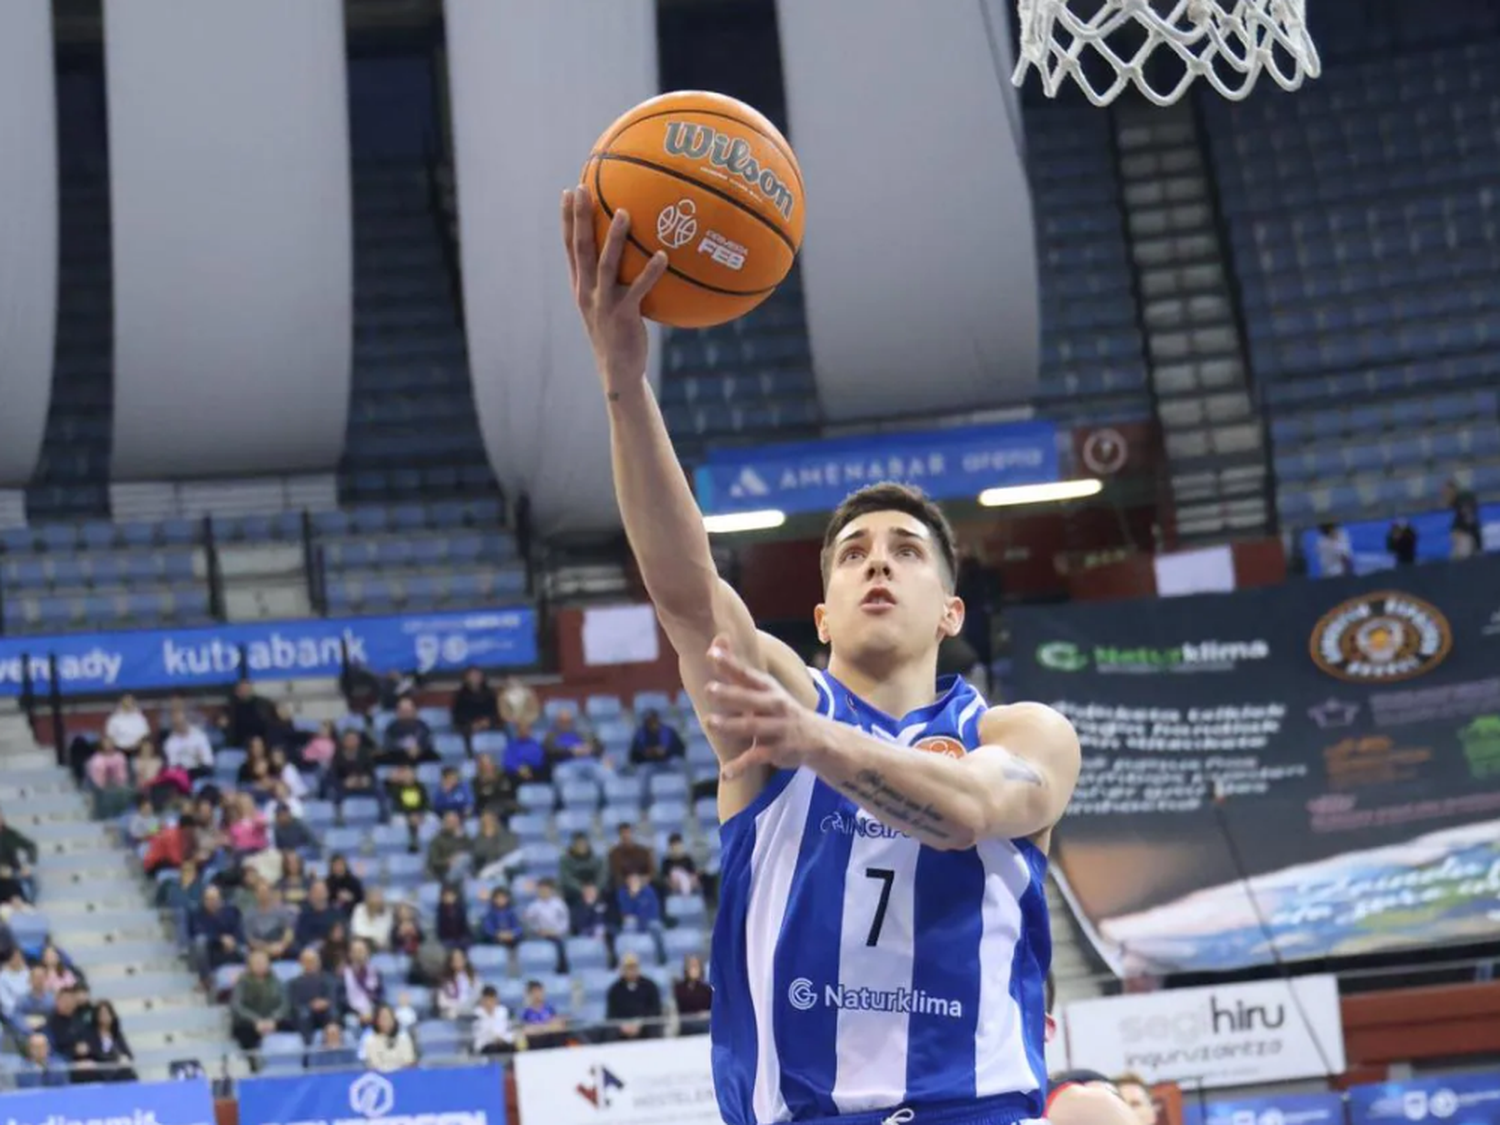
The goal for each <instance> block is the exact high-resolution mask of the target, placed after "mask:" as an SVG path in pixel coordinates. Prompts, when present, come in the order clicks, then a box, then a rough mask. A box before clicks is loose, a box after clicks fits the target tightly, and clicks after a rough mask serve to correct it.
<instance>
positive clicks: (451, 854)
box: [427, 812, 474, 882]
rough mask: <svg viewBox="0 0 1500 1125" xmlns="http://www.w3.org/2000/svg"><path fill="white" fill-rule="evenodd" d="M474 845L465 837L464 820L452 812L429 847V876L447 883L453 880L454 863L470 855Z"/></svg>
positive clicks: (444, 819)
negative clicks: (461, 857)
mask: <svg viewBox="0 0 1500 1125" xmlns="http://www.w3.org/2000/svg"><path fill="white" fill-rule="evenodd" d="M473 846H474V845H473V843H472V842H471V841H470V840H469V838H468V836H466V835H464V822H463V819H462V818H461V817H460V816H459V815H458V814H457V813H456V812H450V813H447V814H446V815H444V817H443V827H442V830H441V831H439V832H438V834H437V835H436V836H434V837H433V838H432V842H431V843H430V844H428V845H427V874H428V875H430V876H432V878H434V879H439V880H442V881H444V882H446V881H447V880H448V879H450V878H452V870H453V861H454V860H456V859H457V858H458V857H459V856H461V855H468V854H469V853H470V851H471V850H472V849H473Z"/></svg>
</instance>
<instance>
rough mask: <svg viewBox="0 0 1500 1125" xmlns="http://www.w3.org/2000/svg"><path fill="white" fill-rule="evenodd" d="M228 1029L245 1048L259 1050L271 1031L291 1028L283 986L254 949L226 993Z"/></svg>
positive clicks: (260, 952) (267, 959)
mask: <svg viewBox="0 0 1500 1125" xmlns="http://www.w3.org/2000/svg"><path fill="white" fill-rule="evenodd" d="M229 1020H230V1031H231V1032H232V1033H233V1034H234V1038H235V1042H237V1043H238V1044H239V1045H240V1047H241V1048H242V1049H244V1050H246V1051H255V1050H259V1048H260V1043H261V1040H262V1039H264V1038H265V1037H266V1036H267V1035H270V1034H271V1032H273V1031H279V1030H291V1029H292V1006H291V1002H290V1001H289V1000H288V999H287V991H286V986H285V985H284V984H282V983H281V981H280V979H279V978H278V977H277V976H276V974H275V973H273V972H271V959H270V957H269V956H267V955H266V952H265V951H264V950H261V949H257V950H256V951H255V952H253V953H251V954H250V957H249V960H248V961H246V963H245V971H244V972H243V973H241V974H240V979H239V980H237V981H235V982H234V991H233V992H231V993H230V996H229Z"/></svg>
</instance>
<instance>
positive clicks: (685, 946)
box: [662, 925, 708, 965]
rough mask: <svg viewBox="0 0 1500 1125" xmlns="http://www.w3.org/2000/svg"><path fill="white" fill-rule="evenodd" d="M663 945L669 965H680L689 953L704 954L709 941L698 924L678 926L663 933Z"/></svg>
mask: <svg viewBox="0 0 1500 1125" xmlns="http://www.w3.org/2000/svg"><path fill="white" fill-rule="evenodd" d="M662 945H663V946H664V952H665V953H666V955H667V964H668V965H680V964H682V959H683V958H684V957H687V956H689V955H696V956H699V957H701V956H703V955H704V954H705V953H706V952H707V951H708V942H707V941H706V940H705V938H704V934H703V930H702V928H701V927H699V926H696V925H687V926H678V927H676V928H674V929H670V930H667V931H666V932H665V933H664V934H662Z"/></svg>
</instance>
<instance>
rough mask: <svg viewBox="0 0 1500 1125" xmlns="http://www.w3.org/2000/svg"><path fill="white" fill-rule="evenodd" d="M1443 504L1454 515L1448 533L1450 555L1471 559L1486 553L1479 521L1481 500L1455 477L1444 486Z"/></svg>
mask: <svg viewBox="0 0 1500 1125" xmlns="http://www.w3.org/2000/svg"><path fill="white" fill-rule="evenodd" d="M1443 503H1444V504H1445V505H1446V506H1447V508H1448V510H1449V511H1450V512H1452V513H1453V524H1452V528H1451V530H1450V531H1449V533H1448V538H1449V543H1450V553H1451V554H1452V556H1453V557H1454V558H1455V559H1469V558H1473V557H1474V556H1475V555H1478V554H1482V553H1483V552H1484V526H1483V524H1482V523H1481V522H1480V519H1479V498H1478V497H1476V496H1475V495H1474V493H1473V491H1472V490H1471V489H1468V488H1465V487H1464V486H1463V484H1462V483H1460V482H1459V480H1458V478H1457V477H1454V478H1453V479H1452V480H1450V481H1449V482H1448V483H1447V484H1446V485H1444V486H1443Z"/></svg>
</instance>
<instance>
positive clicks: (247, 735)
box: [220, 679, 276, 747]
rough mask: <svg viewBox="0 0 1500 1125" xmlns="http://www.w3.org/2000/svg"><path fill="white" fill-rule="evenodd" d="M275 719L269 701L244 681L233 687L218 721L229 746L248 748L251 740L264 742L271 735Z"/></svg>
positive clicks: (273, 708)
mask: <svg viewBox="0 0 1500 1125" xmlns="http://www.w3.org/2000/svg"><path fill="white" fill-rule="evenodd" d="M275 718H276V708H275V707H273V706H272V705H271V701H270V700H269V699H264V698H262V697H261V696H258V695H256V694H255V685H254V684H252V683H251V682H250V681H249V680H248V679H245V680H240V681H239V683H237V684H235V685H234V693H233V694H232V695H231V696H230V697H229V702H228V703H227V704H226V705H225V707H224V714H223V716H222V718H221V719H220V721H221V722H222V723H223V726H224V738H225V740H226V741H227V742H228V743H229V745H230V746H245V747H248V746H249V745H250V740H251V739H252V738H259V739H261V740H264V739H265V738H266V737H267V736H268V735H269V734H270V733H271V728H272V726H273V720H274V719H275Z"/></svg>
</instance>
